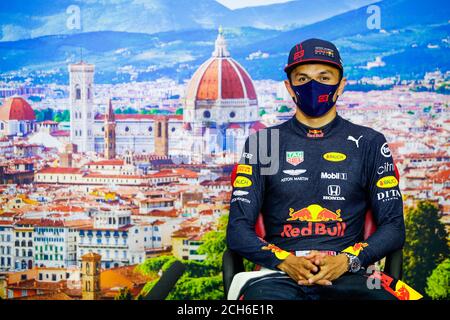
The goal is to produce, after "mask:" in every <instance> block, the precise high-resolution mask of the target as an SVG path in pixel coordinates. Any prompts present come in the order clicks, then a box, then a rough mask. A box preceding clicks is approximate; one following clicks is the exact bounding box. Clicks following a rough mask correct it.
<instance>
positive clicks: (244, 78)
mask: <svg viewBox="0 0 450 320" xmlns="http://www.w3.org/2000/svg"><path fill="white" fill-rule="evenodd" d="M257 104H258V102H257V96H256V91H255V87H254V85H253V81H252V79H251V77H250V75H249V74H248V72H247V71H246V70H245V69H244V68H243V67H242V66H241V65H240V64H239V63H238V62H237V61H236V60H234V59H232V58H231V56H230V53H229V52H228V50H227V45H226V41H225V38H224V36H223V32H222V29H221V28H220V29H219V35H218V36H217V39H216V42H215V50H214V51H213V53H212V57H211V58H209V59H208V60H206V61H205V62H204V63H203V64H202V65H201V66H200V67H199V68H198V69H197V70H196V71H195V73H194V75H193V76H192V78H191V80H190V81H189V83H188V86H187V91H186V106H187V107H188V108H189V107H191V108H193V109H198V108H202V107H204V108H208V107H213V106H217V107H224V106H233V107H249V106H256V107H257Z"/></svg>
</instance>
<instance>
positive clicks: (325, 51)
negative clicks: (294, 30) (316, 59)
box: [314, 47, 334, 58]
mask: <svg viewBox="0 0 450 320" xmlns="http://www.w3.org/2000/svg"><path fill="white" fill-rule="evenodd" d="M314 54H315V55H318V56H327V57H331V58H334V50H333V49H329V48H324V47H315V48H314Z"/></svg>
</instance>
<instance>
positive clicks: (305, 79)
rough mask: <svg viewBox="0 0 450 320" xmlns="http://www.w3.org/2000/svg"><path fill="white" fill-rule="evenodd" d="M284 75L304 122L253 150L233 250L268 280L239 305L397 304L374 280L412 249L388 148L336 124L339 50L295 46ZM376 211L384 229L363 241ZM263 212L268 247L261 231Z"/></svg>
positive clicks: (233, 211) (281, 129) (237, 199)
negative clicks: (389, 261)
mask: <svg viewBox="0 0 450 320" xmlns="http://www.w3.org/2000/svg"><path fill="white" fill-rule="evenodd" d="M284 70H285V72H286V75H287V80H285V85H286V88H287V90H288V91H289V93H290V95H291V96H292V99H293V100H294V102H295V103H296V105H297V107H298V108H297V110H296V113H295V116H293V117H292V118H291V119H289V120H288V121H286V122H284V123H282V124H280V125H277V126H274V127H270V128H267V129H265V130H262V131H259V132H258V133H256V134H254V135H252V136H250V137H249V138H248V139H247V140H246V142H245V146H244V152H243V154H242V157H241V159H240V161H239V163H240V164H239V165H238V167H237V176H236V179H235V181H234V185H233V195H232V198H231V201H230V217H229V223H228V227H227V245H228V247H229V248H230V249H231V250H233V251H235V252H237V253H239V254H240V255H241V256H243V257H245V258H247V259H248V260H250V261H252V262H254V263H256V264H258V265H260V266H262V267H263V270H265V272H263V273H262V274H263V275H262V276H258V277H257V278H253V279H251V280H249V281H247V282H246V283H245V285H244V287H243V288H242V290H241V291H240V296H243V299H334V298H363V299H397V298H398V292H397V293H396V292H392V290H389V289H387V288H385V289H383V288H384V287H385V286H384V285H385V283H383V286H381V287H382V288H381V289H380V290H377V289H370V288H369V286H368V284H367V283H368V276H369V275H368V274H367V273H366V271H365V268H367V267H368V266H369V265H371V264H373V263H374V262H376V261H378V260H380V259H381V258H383V257H385V256H386V255H387V254H388V253H390V252H392V251H394V250H397V249H399V248H401V247H402V246H403V244H404V241H405V226H404V220H403V202H402V195H401V192H400V189H399V186H398V181H397V179H396V177H395V172H394V170H395V168H394V162H393V159H392V155H391V152H390V150H389V146H388V144H387V142H386V139H385V137H384V135H383V134H382V133H380V132H377V131H376V130H373V129H371V128H368V127H365V126H360V125H356V124H353V123H351V122H350V121H348V120H345V119H343V118H342V117H341V116H339V115H338V114H337V112H336V105H335V103H336V101H337V99H338V97H339V96H340V95H342V93H343V91H344V86H345V83H346V78H345V77H343V67H342V61H341V59H340V55H339V52H338V50H337V48H336V47H335V46H334V45H333V44H332V43H330V42H328V41H324V40H320V39H309V40H306V41H303V42H302V43H299V44H297V45H295V46H294V47H293V48H292V49H291V51H290V54H289V59H288V64H287V65H286V67H285V69H284ZM265 155H267V157H268V158H265V157H264V156H265ZM267 159H270V160H271V161H266V160H267ZM369 207H370V208H371V209H372V212H373V215H374V218H375V221H376V223H377V226H378V228H377V230H376V232H375V233H374V234H373V235H372V236H370V237H369V238H368V239H367V240H366V241H363V231H364V230H363V229H364V219H365V214H366V212H367V209H368V208H369ZM260 212H261V213H262V214H263V217H264V224H265V229H266V237H265V239H261V238H259V237H257V235H256V233H255V229H254V228H255V227H254V226H255V222H256V219H257V216H258V214H259V213H260ZM267 271H270V272H267ZM272 271H273V272H272ZM277 271H278V272H277ZM252 274H253V273H252ZM254 274H258V273H254ZM372 277H377V278H378V279H379V280H380V279H381V280H382V281H383V280H386V279H389V276H387V275H385V274H380V273H376V274H372ZM379 287H380V286H379ZM386 289H387V290H386ZM408 289H409V290H412V289H411V288H409V287H408ZM394 291H395V290H394ZM409 292H413V291H408V293H409ZM414 292H415V291H414Z"/></svg>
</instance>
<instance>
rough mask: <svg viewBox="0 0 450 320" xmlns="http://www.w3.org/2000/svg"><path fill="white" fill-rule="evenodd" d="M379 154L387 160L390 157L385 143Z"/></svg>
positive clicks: (389, 150)
mask: <svg viewBox="0 0 450 320" xmlns="http://www.w3.org/2000/svg"><path fill="white" fill-rule="evenodd" d="M380 152H381V154H382V155H383V157H385V158H389V157H390V156H391V149H389V146H388V144H387V142H385V143H383V145H382V146H381V149H380Z"/></svg>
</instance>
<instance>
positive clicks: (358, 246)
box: [342, 242, 369, 256]
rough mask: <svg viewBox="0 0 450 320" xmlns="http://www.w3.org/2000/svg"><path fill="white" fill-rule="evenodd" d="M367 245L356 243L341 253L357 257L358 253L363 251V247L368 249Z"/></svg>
mask: <svg viewBox="0 0 450 320" xmlns="http://www.w3.org/2000/svg"><path fill="white" fill-rule="evenodd" d="M368 246H369V245H368V244H367V243H365V242H358V243H356V244H354V245H353V246H350V247H348V248H347V249H345V250H342V252H347V253H350V254H352V255H354V256H358V255H359V253H360V252H361V251H362V250H364V248H365V247H368Z"/></svg>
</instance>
